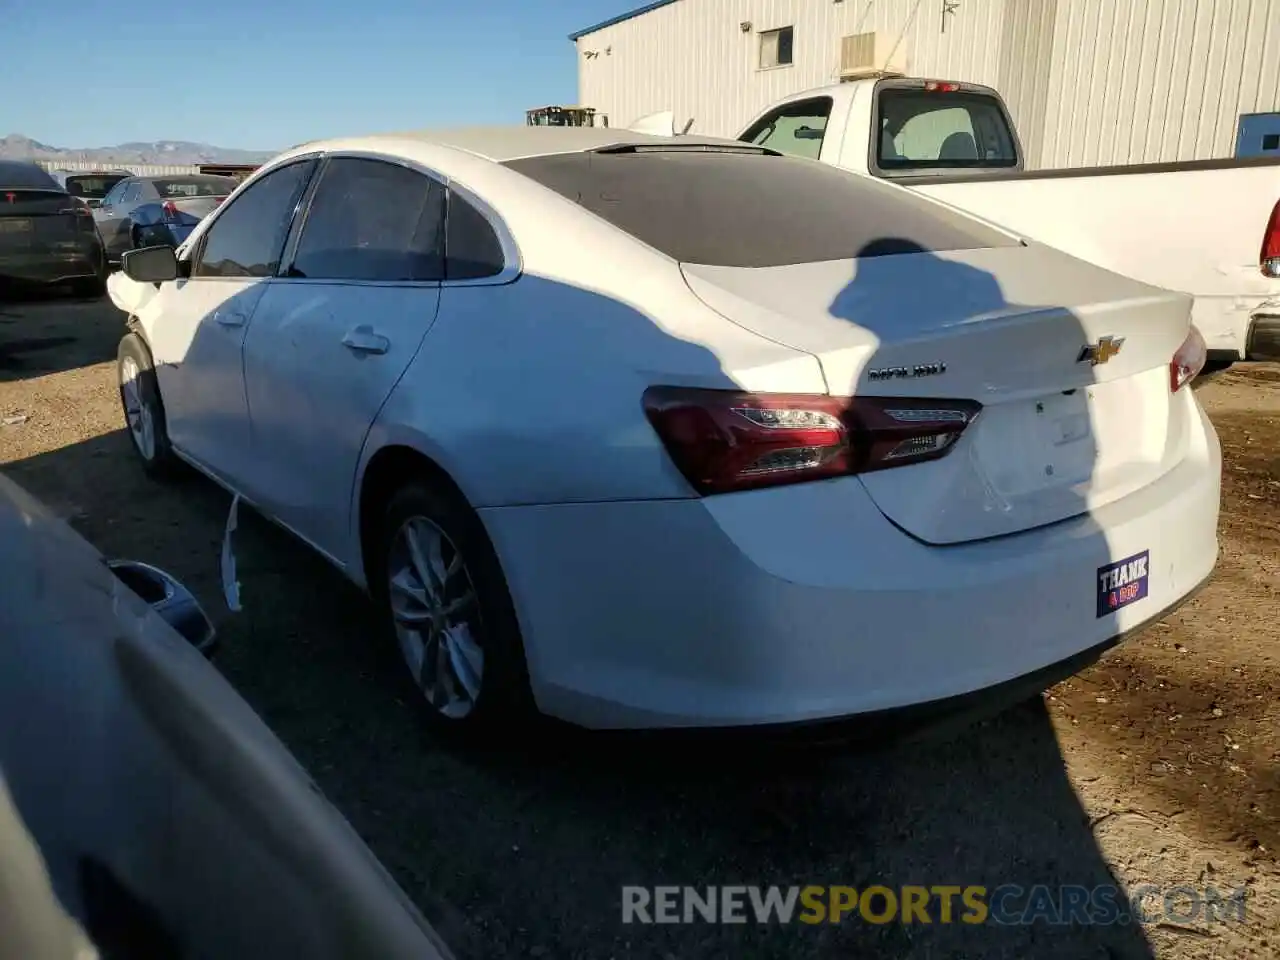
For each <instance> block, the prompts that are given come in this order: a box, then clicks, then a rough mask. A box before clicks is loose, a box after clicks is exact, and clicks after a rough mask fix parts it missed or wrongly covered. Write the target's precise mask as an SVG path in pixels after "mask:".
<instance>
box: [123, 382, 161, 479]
mask: <svg viewBox="0 0 1280 960" xmlns="http://www.w3.org/2000/svg"><path fill="white" fill-rule="evenodd" d="M120 396H121V399H122V400H123V402H124V415H125V419H126V420H127V421H128V423H129V436H130V437H132V438H133V445H134V446H135V447H137V448H138V453H140V454H142V458H143V459H144V460H154V459H155V455H156V427H155V416H154V415H153V414H152V411H151V405H150V404H149V403H147V401H146V398H145V397H144V395H143V391H142V381H141V371H140V370H139V369H138V362H137V361H136V360H134V359H133V357H125V358H124V359H123V360H121V361H120Z"/></svg>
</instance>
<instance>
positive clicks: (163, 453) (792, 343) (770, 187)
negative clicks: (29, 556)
mask: <svg viewBox="0 0 1280 960" xmlns="http://www.w3.org/2000/svg"><path fill="white" fill-rule="evenodd" d="M111 293H112V297H113V299H114V300H115V302H116V304H117V305H118V306H120V307H121V308H122V309H123V310H125V311H126V312H127V313H128V314H129V325H130V328H131V330H130V332H129V333H128V334H127V335H126V336H125V337H124V339H123V341H122V342H121V344H120V350H119V378H120V389H121V396H122V399H123V405H124V413H125V417H126V419H127V422H128V426H129V430H130V433H131V436H132V437H133V442H134V446H135V447H136V449H137V453H138V455H139V456H140V457H141V459H142V462H143V465H144V466H145V467H146V469H147V470H148V471H151V472H153V473H162V472H164V471H166V470H168V469H169V468H170V467H171V466H173V465H174V464H175V463H177V462H178V461H181V462H184V463H186V464H188V465H191V466H194V467H195V468H197V469H198V470H200V471H202V472H203V473H205V474H207V475H208V476H209V477H211V478H213V479H214V480H216V481H217V482H218V483H220V484H222V485H223V486H225V487H226V488H227V489H229V490H231V491H233V492H234V493H236V494H238V495H239V496H240V497H241V498H242V499H243V500H245V501H246V502H247V503H249V504H251V505H253V506H254V507H256V508H257V509H258V510H259V511H261V512H262V513H264V514H266V515H267V516H268V517H270V518H271V519H273V520H274V521H276V522H278V523H279V524H280V525H282V526H284V527H285V528H287V529H289V530H291V531H292V532H294V533H295V534H296V535H297V536H299V537H300V538H302V539H303V540H304V541H306V542H307V543H308V544H310V545H311V546H312V547H314V548H315V549H316V550H317V551H318V552H320V553H321V554H323V555H324V556H325V557H327V558H328V559H329V560H330V561H331V562H332V563H333V564H334V565H335V566H336V567H338V568H339V569H340V570H341V571H342V572H344V573H345V574H346V575H347V576H348V577H350V578H351V579H352V580H353V581H355V582H356V583H357V584H359V585H360V586H362V587H364V588H366V589H367V590H368V592H369V593H370V595H371V596H372V598H373V599H374V602H375V603H376V604H377V606H378V609H379V610H380V611H381V614H382V618H383V621H384V623H385V630H386V634H387V637H388V638H389V639H391V640H394V642H396V643H398V645H399V649H400V651H401V652H402V654H403V657H404V660H405V663H406V664H407V666H408V668H409V670H410V672H411V674H412V677H413V679H414V680H415V682H416V683H417V685H418V687H419V688H420V690H421V693H422V695H423V697H424V699H425V703H426V705H427V706H428V708H429V709H428V711H427V712H428V715H430V716H432V717H433V718H434V719H435V721H436V722H438V723H440V724H443V725H444V726H445V727H446V728H452V729H455V730H476V729H483V730H488V731H492V730H493V729H494V728H495V726H500V725H501V724H503V723H506V724H512V723H515V722H518V721H517V719H516V718H517V717H518V716H520V715H521V714H522V713H523V712H526V711H530V710H538V711H541V712H543V713H545V714H550V715H554V716H557V717H560V718H562V719H566V720H569V721H571V722H573V723H577V724H580V725H583V726H588V727H613V728H621V727H628V728H634V727H735V726H762V725H792V724H797V723H803V722H815V721H826V720H837V719H839V720H846V719H848V720H850V721H851V722H850V726H852V727H856V726H857V725H858V723H859V722H862V721H867V722H870V720H871V719H873V718H874V719H876V720H879V719H880V718H881V717H882V716H884V715H886V714H887V715H888V716H889V717H894V716H907V715H910V714H912V713H916V712H918V710H923V711H925V712H930V711H939V710H941V711H943V712H946V711H948V710H950V709H951V708H952V707H956V708H959V707H960V706H962V705H966V704H969V703H970V702H972V701H973V700H974V698H976V697H980V696H981V695H982V694H983V693H984V692H985V693H986V694H993V693H996V692H1005V693H1008V692H1012V691H1015V690H1017V691H1023V692H1026V693H1030V692H1032V691H1034V690H1036V689H1042V688H1043V687H1044V686H1046V685H1048V684H1049V683H1051V682H1053V681H1054V680H1056V679H1057V678H1058V677H1060V676H1062V675H1065V674H1069V673H1071V672H1073V671H1074V670H1076V669H1079V667H1080V666H1081V665H1083V664H1084V663H1087V662H1088V661H1089V660H1090V659H1092V658H1095V657H1097V656H1098V655H1099V654H1100V653H1101V652H1102V651H1103V650H1105V649H1106V648H1107V647H1108V646H1110V645H1111V644H1113V643H1115V642H1116V641H1117V640H1118V639H1119V638H1120V637H1121V636H1122V635H1124V634H1126V633H1128V632H1130V631H1132V630H1133V629H1134V628H1136V627H1139V626H1141V625H1143V624H1145V623H1147V622H1149V621H1151V620H1153V619H1155V618H1158V617H1160V616H1162V615H1163V614H1165V613H1166V612H1167V611H1168V610H1170V609H1171V608H1172V607H1173V606H1175V605H1176V604H1178V603H1179V602H1180V601H1182V600H1183V599H1185V598H1186V597H1187V596H1188V595H1189V594H1190V593H1191V592H1192V591H1193V590H1194V588H1196V587H1197V586H1198V585H1199V584H1201V583H1202V582H1203V581H1204V580H1205V579H1206V578H1207V577H1208V576H1209V574H1210V572H1211V570H1212V568H1213V566H1214V563H1215V560H1216V556H1217V534H1216V528H1217V516H1218V498H1219V479H1220V470H1221V467H1220V453H1219V447H1218V442H1217V439H1216V436H1215V434H1214V431H1213V428H1212V427H1211V426H1210V424H1209V422H1208V420H1207V419H1206V417H1205V415H1204V413H1203V411H1202V410H1201V408H1200V406H1199V404H1198V403H1197V401H1196V398H1195V394H1194V392H1193V391H1192V390H1191V389H1190V388H1189V386H1188V382H1189V381H1190V380H1191V378H1192V377H1194V375H1195V374H1196V373H1197V372H1198V371H1199V369H1200V367H1201V365H1202V364H1203V361H1204V344H1203V341H1202V340H1201V338H1200V336H1199V334H1198V333H1197V331H1196V330H1195V329H1194V327H1193V326H1192V325H1191V323H1190V320H1189V301H1188V299H1187V298H1186V297H1185V296H1183V295H1180V294H1175V293H1170V292H1167V291H1164V290H1160V289H1156V288H1153V287H1149V286H1145V285H1142V284H1139V283H1136V282H1134V281H1132V280H1129V279H1126V278H1124V277H1120V276H1117V275H1115V274H1112V273H1109V272H1106V271H1104V270H1102V269H1100V268H1097V267H1094V266H1091V265H1089V264H1087V263H1084V262H1082V261H1080V260H1076V259H1073V258H1071V257H1069V256H1067V255H1065V254H1062V253H1060V252H1058V251H1056V250H1053V249H1050V248H1047V247H1044V246H1040V245H1038V244H1035V243H1032V242H1028V241H1025V240H1023V239H1021V238H1019V237H1017V236H1014V235H1011V234H1009V233H1007V232H1004V231H1002V230H1000V229H997V228H996V227H994V226H991V225H989V224H987V223H985V222H982V221H978V220H975V219H973V218H971V217H969V216H967V215H965V214H962V213H960V212H958V211H956V210H954V209H952V208H950V207H947V206H944V205H941V204H939V203H937V202H935V201H931V200H928V199H925V198H922V197H919V196H915V195H913V194H912V193H910V192H908V191H906V190H903V189H901V188H898V187H895V186H891V185H886V184H880V183H874V182H868V181H866V180H865V179H859V178H856V177H854V176H852V175H850V174H847V173H844V172H841V171H839V170H835V169H832V168H829V167H824V166H820V165H818V164H815V163H811V162H808V161H805V160H801V159H793V158H788V157H783V156H781V155H779V154H777V153H775V152H773V151H771V150H769V149H766V148H761V147H757V146H753V145H749V144H743V143H734V142H723V141H717V140H714V139H701V138H693V137H689V136H676V137H660V136H646V135H643V134H638V133H631V132H627V131H618V130H609V129H591V128H584V129H556V128H537V127H526V128H516V129H506V130H493V129H489V130H485V129H478V130H465V131H460V132H453V133H448V132H445V133H410V134H403V135H383V136H377V137H362V138H356V139H346V140H332V141H327V142H321V143H312V144H308V145H305V146H302V147H298V148H295V149H294V150H291V151H289V152H288V153H286V154H284V155H282V156H280V157H278V158H277V159H276V160H274V161H273V162H271V163H269V164H267V165H266V166H264V167H263V168H262V169H260V170H259V171H258V172H257V173H255V175H254V176H253V177H252V178H251V179H249V180H248V181H247V182H246V183H245V184H243V185H242V186H241V187H240V188H239V189H237V191H236V192H235V193H234V194H233V195H232V196H231V197H230V198H229V199H228V200H227V201H226V202H225V203H224V204H223V205H222V206H221V207H220V208H219V209H218V210H217V211H216V212H215V213H213V214H211V215H210V216H209V217H208V218H206V219H205V220H204V221H203V222H202V223H201V224H200V225H199V227H197V228H196V230H195V232H194V233H193V234H192V236H191V237H190V238H189V239H188V240H187V241H186V242H185V243H184V244H183V245H182V246H181V247H180V248H178V250H177V251H174V250H171V249H167V248H151V249H142V250H136V251H131V252H129V253H127V254H125V258H124V271H123V273H122V274H119V275H117V276H116V277H114V278H113V279H112V281H111ZM911 708H918V709H917V710H913V709H911Z"/></svg>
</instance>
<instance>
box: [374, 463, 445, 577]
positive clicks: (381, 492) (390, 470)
mask: <svg viewBox="0 0 1280 960" xmlns="http://www.w3.org/2000/svg"><path fill="white" fill-rule="evenodd" d="M414 479H418V480H424V481H426V482H427V483H430V484H432V485H434V486H436V487H438V488H443V489H445V490H448V491H449V492H450V493H452V494H453V495H455V496H456V497H457V498H458V500H459V502H461V503H464V504H465V503H466V502H467V499H466V497H464V496H463V495H462V491H461V490H460V489H458V485H457V484H456V483H454V482H453V478H452V477H450V476H449V474H448V473H447V472H446V471H445V469H444V468H443V467H441V466H440V465H439V464H438V463H436V462H435V461H434V460H432V459H431V458H430V457H428V456H426V455H425V454H422V453H419V452H418V451H417V450H414V449H413V448H412V447H401V446H390V447H383V448H382V449H381V450H379V451H378V452H377V453H375V454H374V455H373V458H372V459H371V460H370V461H369V465H368V466H367V467H365V471H364V479H363V480H362V481H361V483H360V504H359V510H360V513H359V521H360V558H361V565H362V566H363V567H364V575H365V581H366V583H368V582H371V581H370V576H371V571H370V569H369V560H370V559H371V558H372V557H373V555H374V551H373V550H372V549H371V548H372V546H373V538H374V536H376V534H377V532H378V520H379V517H380V510H381V507H382V505H383V504H385V503H386V502H387V501H388V500H390V499H391V497H392V496H393V495H394V494H395V492H396V491H397V490H399V489H400V488H401V487H402V486H404V485H405V484H406V483H408V482H409V481H410V480H414Z"/></svg>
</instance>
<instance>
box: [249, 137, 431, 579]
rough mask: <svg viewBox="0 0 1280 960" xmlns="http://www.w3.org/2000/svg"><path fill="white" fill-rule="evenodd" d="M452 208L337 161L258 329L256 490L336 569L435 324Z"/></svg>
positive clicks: (403, 180)
mask: <svg viewBox="0 0 1280 960" xmlns="http://www.w3.org/2000/svg"><path fill="white" fill-rule="evenodd" d="M444 204H445V188H444V186H443V184H442V183H441V182H440V181H439V180H437V179H434V178H432V177H430V176H428V175H426V174H425V173H423V172H420V171H416V170H412V169H409V168H408V167H405V166H403V165H400V164H396V163H390V162H385V161H380V160H371V159H368V158H355V157H340V156H337V157H331V158H330V159H329V160H328V161H326V164H325V167H324V169H323V170H322V171H321V173H320V180H319V182H318V184H317V186H316V189H315V192H314V194H313V196H312V199H311V202H310V204H309V207H308V212H307V214H306V220H305V222H304V223H303V224H302V227H301V233H300V234H299V237H298V241H297V244H296V249H295V251H294V253H293V256H292V258H291V259H290V262H289V263H288V264H287V265H286V269H284V270H283V271H282V276H281V278H280V279H278V280H274V281H272V282H271V283H270V284H269V285H268V288H267V292H266V294H265V295H264V296H263V298H262V301H261V302H260V303H259V304H258V308H257V310H256V312H255V314H254V319H253V324H252V326H251V327H250V329H249V334H248V338H247V340H246V342H245V378H246V388H247V391H248V396H249V411H250V415H251V418H252V421H253V448H254V455H253V469H254V473H253V476H252V477H251V479H250V480H249V482H248V486H247V490H248V492H249V495H250V496H251V497H252V498H253V499H255V500H256V501H257V502H258V503H259V504H260V505H261V506H262V507H263V508H264V509H265V510H266V511H267V512H268V513H270V514H271V515H273V516H274V517H276V518H277V519H278V520H281V521H282V522H284V523H285V524H287V525H288V526H290V527H292V528H293V529H294V530H295V531H296V532H297V533H299V534H301V535H302V536H303V537H305V538H306V539H308V540H310V541H311V542H312V543H313V544H314V545H315V546H317V547H319V548H320V549H321V550H323V551H325V552H327V553H329V554H330V555H331V556H335V557H341V556H342V554H343V551H344V547H345V544H346V535H347V531H348V526H347V524H348V520H349V505H350V496H351V487H352V483H353V481H354V478H355V472H356V465H357V462H358V461H359V457H360V452H361V449H362V448H363V446H364V441H365V437H366V436H367V435H368V432H369V428H370V426H371V425H372V424H373V421H374V419H375V417H377V415H378V411H379V410H380V409H381V408H382V405H383V403H384V402H385V401H386V399H387V397H388V396H389V395H390V393H391V390H392V388H393V387H395V385H396V383H397V382H398V381H399V380H400V378H401V376H402V375H403V374H404V372H405V370H406V369H407V368H408V366H409V363H410V361H411V360H412V359H413V357H414V355H415V354H416V353H417V351H418V348H419V346H420V345H421V343H422V340H423V337H424V336H425V335H426V333H427V330H428V329H429V328H430V326H431V324H432V323H433V322H434V320H435V316H436V309H437V307H438V305H439V300H440V286H439V281H440V279H441V278H442V276H443V258H444Z"/></svg>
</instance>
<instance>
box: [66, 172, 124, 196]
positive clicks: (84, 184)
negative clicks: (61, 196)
mask: <svg viewBox="0 0 1280 960" xmlns="http://www.w3.org/2000/svg"><path fill="white" fill-rule="evenodd" d="M123 179H124V177H123V176H121V175H118V174H117V175H113V174H107V175H105V176H103V175H100V174H92V173H90V174H85V175H76V176H70V177H67V193H69V194H71V195H72V196H73V197H86V198H88V199H90V200H100V199H102V198H103V197H105V196H106V195H107V191H108V190H110V189H111V188H112V187H114V186H115V185H116V184H117V183H119V182H120V181H121V180H123Z"/></svg>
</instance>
